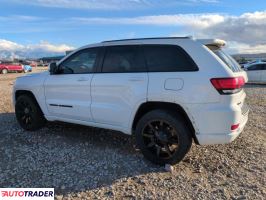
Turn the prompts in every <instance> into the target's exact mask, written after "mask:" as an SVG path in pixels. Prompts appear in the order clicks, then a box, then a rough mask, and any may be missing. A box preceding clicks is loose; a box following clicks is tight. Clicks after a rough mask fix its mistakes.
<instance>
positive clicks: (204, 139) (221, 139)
mask: <svg viewBox="0 0 266 200" xmlns="http://www.w3.org/2000/svg"><path fill="white" fill-rule="evenodd" d="M247 121H248V114H246V115H245V116H244V117H243V121H242V122H241V123H240V125H239V127H238V129H237V130H235V131H232V132H228V133H213V134H203V133H202V134H198V135H196V137H197V140H198V142H199V144H200V145H213V144H227V143H230V142H232V141H234V140H235V139H236V138H237V137H238V136H239V135H240V133H241V132H242V131H243V129H244V127H245V125H246V123H247Z"/></svg>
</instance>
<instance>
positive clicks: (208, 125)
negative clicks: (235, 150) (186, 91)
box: [187, 94, 249, 145]
mask: <svg viewBox="0 0 266 200" xmlns="http://www.w3.org/2000/svg"><path fill="white" fill-rule="evenodd" d="M244 98H245V94H243V96H242V98H241V99H242V100H239V101H235V102H234V103H229V102H226V103H213V104H194V105H191V104H190V105H189V106H187V108H189V114H190V118H191V121H192V122H193V126H194V129H195V133H196V134H195V136H196V138H197V142H198V144H200V145H212V144H226V143H230V142H232V141H233V140H235V139H236V138H237V137H238V136H239V134H240V133H241V132H242V131H243V129H244V127H245V125H246V123H247V121H248V113H249V108H248V106H247V105H246V104H243V103H242V104H240V103H239V102H244ZM244 105H245V106H244ZM236 124H239V127H238V128H237V129H236V130H231V126H232V125H236Z"/></svg>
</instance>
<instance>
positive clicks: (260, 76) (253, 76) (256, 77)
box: [244, 62, 266, 83]
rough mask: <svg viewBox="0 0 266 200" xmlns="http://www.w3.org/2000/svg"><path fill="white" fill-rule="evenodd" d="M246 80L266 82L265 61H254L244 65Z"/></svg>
mask: <svg viewBox="0 0 266 200" xmlns="http://www.w3.org/2000/svg"><path fill="white" fill-rule="evenodd" d="M244 70H245V71H246V72H247V75H248V80H249V82H251V83H266V62H255V63H251V64H249V65H246V66H245V68H244Z"/></svg>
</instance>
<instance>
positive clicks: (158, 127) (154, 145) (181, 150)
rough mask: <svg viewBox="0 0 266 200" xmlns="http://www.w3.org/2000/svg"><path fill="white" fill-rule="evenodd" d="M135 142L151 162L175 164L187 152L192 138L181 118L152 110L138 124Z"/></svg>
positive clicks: (162, 111)
mask: <svg viewBox="0 0 266 200" xmlns="http://www.w3.org/2000/svg"><path fill="white" fill-rule="evenodd" d="M136 142H137V145H138V147H139V148H140V149H141V151H142V153H143V155H144V156H145V158H146V159H148V160H150V161H151V162H153V163H156V164H160V165H164V164H176V163H178V162H180V161H181V160H182V159H183V158H184V157H185V155H186V153H187V152H188V151H189V149H190V147H191V144H192V137H191V132H190V129H189V128H188V127H187V126H186V123H185V122H184V120H183V118H182V117H180V116H179V115H177V114H176V113H172V112H169V111H166V110H154V111H151V112H149V113H147V114H145V115H144V116H143V117H142V118H141V119H140V121H139V122H138V124H137V128H136Z"/></svg>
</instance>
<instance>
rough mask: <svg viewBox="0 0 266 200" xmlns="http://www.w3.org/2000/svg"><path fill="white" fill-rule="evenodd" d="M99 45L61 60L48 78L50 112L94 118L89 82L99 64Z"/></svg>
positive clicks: (57, 115)
mask: <svg viewBox="0 0 266 200" xmlns="http://www.w3.org/2000/svg"><path fill="white" fill-rule="evenodd" d="M97 52H98V49H97V48H91V49H85V50H81V51H79V52H77V53H75V54H73V55H72V56H70V57H69V58H67V59H66V60H64V61H63V62H62V63H60V64H59V69H58V73H56V74H52V75H49V76H48V78H47V79H46V80H45V83H44V86H45V98H46V105H47V108H48V111H49V115H51V116H55V117H59V118H67V119H74V120H82V121H91V112H90V104H91V94H90V83H91V80H92V77H93V72H94V70H95V66H96V57H97Z"/></svg>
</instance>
